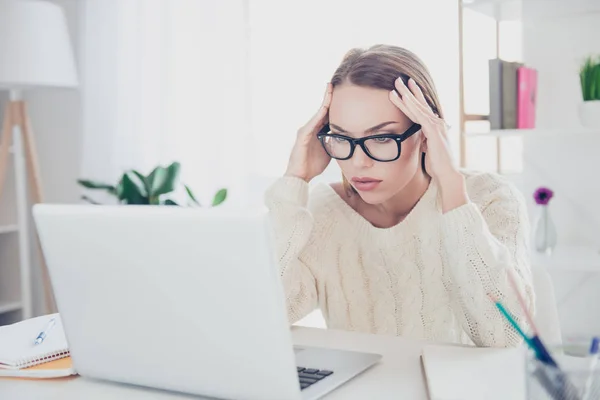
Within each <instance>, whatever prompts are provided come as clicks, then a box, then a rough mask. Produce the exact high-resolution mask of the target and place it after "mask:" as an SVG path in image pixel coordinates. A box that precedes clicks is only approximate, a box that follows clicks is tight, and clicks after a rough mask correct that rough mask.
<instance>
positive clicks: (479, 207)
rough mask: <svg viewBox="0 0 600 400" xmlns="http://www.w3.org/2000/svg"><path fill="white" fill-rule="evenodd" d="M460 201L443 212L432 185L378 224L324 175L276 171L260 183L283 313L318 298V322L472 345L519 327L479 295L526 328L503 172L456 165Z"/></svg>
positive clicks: (512, 334) (523, 226) (519, 241)
mask: <svg viewBox="0 0 600 400" xmlns="http://www.w3.org/2000/svg"><path fill="white" fill-rule="evenodd" d="M463 174H464V176H465V178H466V183H467V192H468V195H469V198H470V201H471V202H470V203H468V204H466V205H464V206H461V207H458V208H456V209H454V210H451V211H449V212H447V213H445V214H443V213H442V211H441V199H440V197H439V195H438V188H437V186H436V185H435V183H434V182H433V181H432V183H430V185H429V187H428V189H427V191H426V192H425V194H424V195H423V197H422V198H421V199H420V201H419V202H418V203H417V205H416V206H415V207H414V208H413V209H412V211H411V212H410V213H409V215H408V216H407V217H406V218H405V219H404V220H403V221H402V222H400V223H399V224H397V225H395V226H393V227H391V228H387V229H382V228H377V227H375V226H373V225H372V224H371V223H369V222H368V221H367V220H366V219H365V218H363V217H362V216H361V215H360V214H358V213H357V212H356V211H355V210H354V209H353V208H352V207H350V206H349V205H348V204H347V203H346V202H345V201H344V200H343V199H342V198H341V197H339V195H338V194H337V193H336V192H335V191H334V189H333V188H331V186H329V185H325V184H319V185H316V186H315V187H314V188H313V189H312V190H311V191H310V192H311V193H310V199H309V185H308V184H307V183H306V182H304V181H302V180H301V179H297V178H293V177H282V178H280V179H278V180H277V181H276V182H275V183H274V184H273V185H272V186H271V187H270V188H269V189H268V190H267V193H266V194H265V202H266V205H267V207H268V208H269V212H270V215H271V218H272V221H273V222H274V229H275V232H276V241H277V252H278V257H279V264H280V273H281V278H282V280H283V284H284V288H285V293H286V300H287V308H288V315H289V319H290V323H294V322H296V321H298V320H299V319H301V318H303V317H304V316H306V315H307V314H308V313H310V312H311V311H313V310H314V309H315V308H317V307H320V309H321V311H322V313H323V316H324V317H325V320H326V322H327V326H328V327H329V328H333V329H345V330H351V331H360V332H368V333H377V334H392V335H399V336H405V337H412V338H419V339H426V340H432V341H438V342H453V343H466V344H476V345H478V346H515V345H517V344H519V343H520V342H521V339H520V337H519V335H518V334H517V333H516V331H514V330H513V328H512V327H511V326H510V325H509V324H508V323H507V322H506V321H505V320H504V318H503V317H502V316H501V315H500V313H499V312H498V310H497V309H496V308H495V306H494V304H493V303H492V302H491V301H490V299H489V297H488V294H493V295H494V296H495V297H497V298H499V299H500V300H501V301H502V302H503V303H504V305H505V306H506V307H507V308H508V309H509V311H510V312H511V313H512V314H513V315H514V316H515V319H516V320H517V322H518V323H519V324H520V325H521V326H523V327H525V328H527V326H526V322H525V318H524V315H523V313H522V311H521V308H520V307H519V304H518V302H517V298H516V295H515V293H514V291H513V290H512V287H511V286H510V284H509V281H508V279H507V271H506V268H512V269H514V270H515V271H516V272H517V275H518V277H519V285H520V290H521V293H523V295H524V296H525V298H526V301H527V302H528V307H529V309H530V310H531V311H532V312H533V311H534V293H533V288H532V283H531V272H530V268H529V261H528V255H529V250H528V242H529V241H528V235H529V229H528V226H529V225H528V217H527V212H526V206H525V202H524V199H523V197H522V195H521V194H520V192H519V191H518V190H517V189H515V188H514V187H513V186H512V185H511V184H510V183H509V182H507V181H504V180H503V178H501V177H499V176H497V175H494V174H486V173H472V172H465V171H463Z"/></svg>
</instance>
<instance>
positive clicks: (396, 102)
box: [389, 90, 417, 122]
mask: <svg viewBox="0 0 600 400" xmlns="http://www.w3.org/2000/svg"><path fill="white" fill-rule="evenodd" d="M389 97H390V101H391V102H392V103H393V104H394V105H395V106H396V107H398V108H399V109H400V111H402V113H403V114H404V115H406V116H407V117H408V119H410V120H411V121H413V122H417V121H416V118H417V117H416V116H415V114H414V113H413V111H412V110H411V109H410V108H408V107H407V106H406V104H405V103H404V101H402V99H401V98H400V96H399V95H398V93H397V92H396V91H395V90H392V91H391V92H390V96H389Z"/></svg>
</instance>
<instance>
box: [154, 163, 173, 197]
mask: <svg viewBox="0 0 600 400" xmlns="http://www.w3.org/2000/svg"><path fill="white" fill-rule="evenodd" d="M180 169H181V165H180V164H179V163H178V162H174V163H172V164H171V165H169V166H168V167H167V168H164V167H160V166H159V167H156V168H154V170H153V171H152V172H151V173H150V175H148V178H147V183H148V186H149V187H150V191H149V195H150V197H152V198H154V197H158V196H160V195H162V194H166V193H169V192H172V191H173V190H175V187H176V186H177V181H178V179H179V171H180Z"/></svg>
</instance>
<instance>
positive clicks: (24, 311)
mask: <svg viewBox="0 0 600 400" xmlns="http://www.w3.org/2000/svg"><path fill="white" fill-rule="evenodd" d="M13 135H14V139H13V147H12V148H11V149H10V153H9V157H10V160H9V163H8V170H7V175H6V180H5V183H4V188H3V190H2V193H1V194H0V325H3V324H8V323H12V322H16V321H19V320H22V319H27V318H31V317H32V314H33V310H32V303H33V301H32V300H33V298H32V289H31V263H30V247H29V229H28V228H29V219H28V209H29V208H28V204H29V202H28V196H27V191H26V182H27V177H26V176H25V175H24V173H23V171H26V169H25V160H24V157H23V156H22V154H23V153H22V151H21V149H22V142H21V137H20V135H19V134H15V133H13Z"/></svg>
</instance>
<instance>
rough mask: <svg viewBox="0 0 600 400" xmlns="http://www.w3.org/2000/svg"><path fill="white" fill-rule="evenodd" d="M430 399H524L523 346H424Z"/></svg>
mask: <svg viewBox="0 0 600 400" xmlns="http://www.w3.org/2000/svg"><path fill="white" fill-rule="evenodd" d="M422 358H423V367H424V370H425V375H426V376H425V378H426V381H427V386H428V389H429V394H430V398H431V400H456V399H461V400H471V399H473V400H481V399H486V400H496V399H497V400H506V399H511V400H524V399H525V390H526V386H525V354H524V352H523V349H521V348H516V349H500V348H476V347H462V346H437V345H434V346H425V348H424V349H423V353H422Z"/></svg>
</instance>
